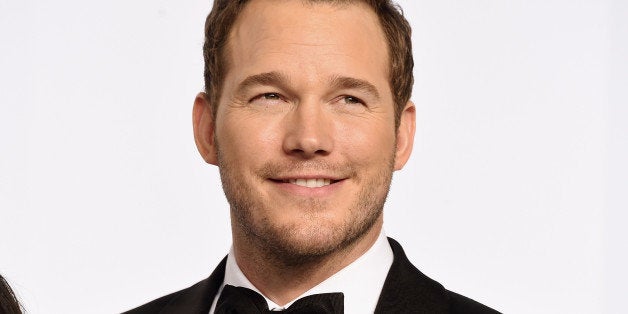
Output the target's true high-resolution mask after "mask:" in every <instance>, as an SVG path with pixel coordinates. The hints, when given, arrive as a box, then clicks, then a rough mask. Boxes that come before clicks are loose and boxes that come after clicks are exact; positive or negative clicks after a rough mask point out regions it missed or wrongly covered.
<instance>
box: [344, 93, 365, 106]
mask: <svg viewBox="0 0 628 314" xmlns="http://www.w3.org/2000/svg"><path fill="white" fill-rule="evenodd" d="M340 102H342V103H344V104H346V105H362V106H366V103H365V102H364V101H363V100H362V99H360V98H358V97H355V96H350V95H345V96H341V98H340Z"/></svg>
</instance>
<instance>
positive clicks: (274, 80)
mask: <svg viewBox="0 0 628 314" xmlns="http://www.w3.org/2000/svg"><path fill="white" fill-rule="evenodd" d="M289 81H290V80H289V79H288V77H287V76H285V75H283V74H281V73H279V72H275V71H273V72H266V73H260V74H255V75H251V76H249V77H247V78H245V79H244V80H243V81H242V82H240V84H238V87H237V88H236V94H237V95H239V94H243V93H244V92H245V91H246V90H247V89H249V88H251V87H253V86H260V85H266V86H269V85H270V86H280V87H285V86H287V85H288V82H289Z"/></svg>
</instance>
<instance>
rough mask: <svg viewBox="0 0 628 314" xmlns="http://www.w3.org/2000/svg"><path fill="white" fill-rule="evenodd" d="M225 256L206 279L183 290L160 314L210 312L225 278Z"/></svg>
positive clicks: (203, 313)
mask: <svg viewBox="0 0 628 314" xmlns="http://www.w3.org/2000/svg"><path fill="white" fill-rule="evenodd" d="M226 264H227V258H226V257H225V258H224V259H223V260H222V261H221V262H220V264H218V267H216V269H215V270H214V272H213V273H212V274H211V275H210V276H209V277H208V278H207V279H205V280H203V281H200V282H198V283H197V284H195V285H193V286H191V287H189V288H187V289H185V290H182V291H181V292H180V293H179V294H178V296H176V297H175V298H174V299H172V300H171V301H170V302H169V303H168V304H167V305H166V306H165V307H164V308H163V309H162V310H161V311H160V312H159V313H160V314H170V313H172V314H175V313H176V314H188V313H189V314H196V313H199V314H200V313H202V314H208V313H209V309H210V308H211V306H212V302H213V301H214V297H215V296H216V294H217V293H218V289H220V285H221V284H222V281H223V280H224V278H225V265H226Z"/></svg>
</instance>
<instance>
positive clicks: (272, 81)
mask: <svg viewBox="0 0 628 314" xmlns="http://www.w3.org/2000/svg"><path fill="white" fill-rule="evenodd" d="M329 82H330V83H329V84H330V87H331V88H332V89H356V90H360V91H362V92H365V93H368V94H371V95H372V96H373V97H374V98H376V99H378V100H379V98H380V95H379V92H378V91H377V88H376V87H375V85H373V84H371V83H369V82H368V81H366V80H362V79H358V78H353V77H347V76H333V77H332V78H331V79H330V80H329ZM289 83H290V79H289V77H288V76H286V75H284V74H282V73H280V72H276V71H272V72H266V73H260V74H255V75H251V76H248V77H247V78H245V79H244V80H243V81H242V82H240V84H238V87H237V88H236V94H243V93H244V92H245V91H246V90H247V89H249V88H251V87H253V86H260V85H262V86H264V85H265V86H278V87H284V88H287V87H288V86H289Z"/></svg>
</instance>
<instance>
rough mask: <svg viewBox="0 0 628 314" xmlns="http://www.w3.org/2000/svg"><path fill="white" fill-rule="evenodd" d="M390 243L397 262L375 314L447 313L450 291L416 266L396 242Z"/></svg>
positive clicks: (387, 279)
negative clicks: (448, 292) (448, 293)
mask: <svg viewBox="0 0 628 314" xmlns="http://www.w3.org/2000/svg"><path fill="white" fill-rule="evenodd" d="M388 242H389V243H390V247H391V248H392V250H393V254H394V259H393V263H392V266H391V267H390V271H389V272H388V276H387V277H386V280H385V281H384V287H383V288H382V293H381V295H380V297H379V301H378V302H377V307H376V308H375V313H447V312H448V311H449V309H448V301H447V300H448V298H447V293H446V291H447V290H445V288H443V286H442V285H441V284H439V283H438V282H436V281H434V280H432V279H430V278H429V277H427V276H425V275H424V274H423V273H421V272H420V271H419V270H418V269H417V268H416V267H414V265H412V263H410V261H409V260H408V258H407V257H406V254H405V253H404V251H403V249H402V248H401V245H400V244H399V243H398V242H397V241H395V240H393V239H391V238H388Z"/></svg>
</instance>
